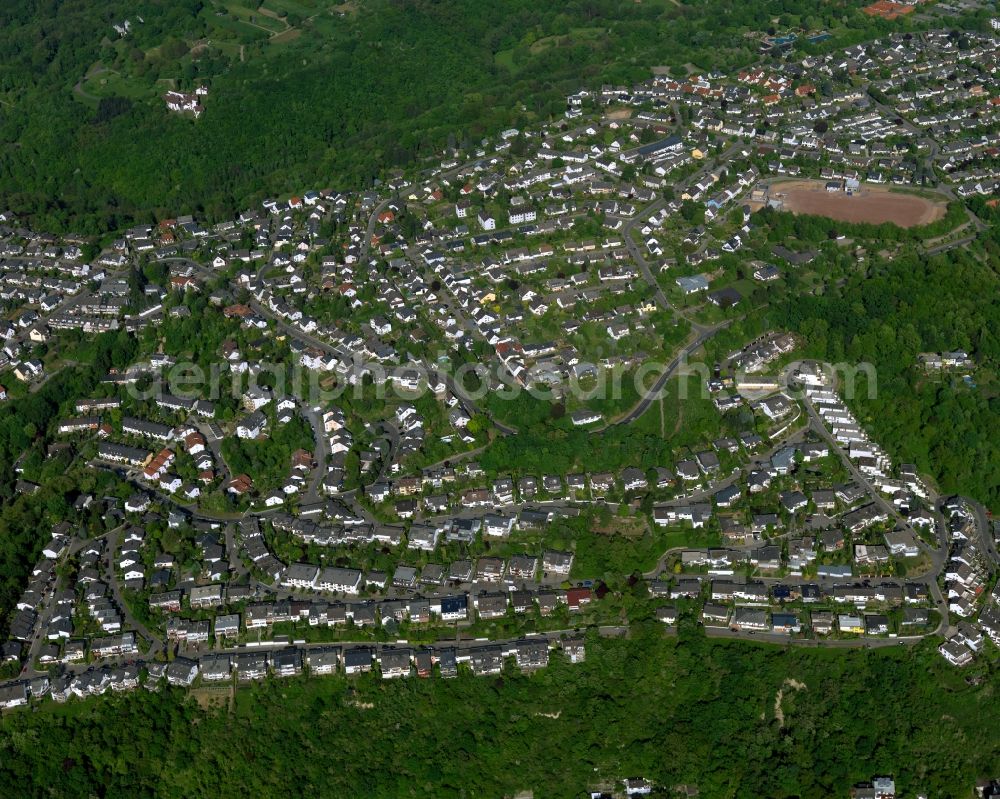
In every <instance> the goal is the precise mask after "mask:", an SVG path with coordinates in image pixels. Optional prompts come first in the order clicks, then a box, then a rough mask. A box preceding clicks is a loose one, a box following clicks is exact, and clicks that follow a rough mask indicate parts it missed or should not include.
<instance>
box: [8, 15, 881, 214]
mask: <svg viewBox="0 0 1000 799" xmlns="http://www.w3.org/2000/svg"><path fill="white" fill-rule="evenodd" d="M858 5H859V4H856V3H848V2H845V0H838V2H834V3H828V4H824V5H823V6H821V7H817V6H816V5H815V4H811V3H806V2H798V0H794V1H793V2H788V1H787V0H785V2H779V1H778V0H766V1H765V2H755V3H738V2H733V0H693V1H692V2H690V3H685V4H681V3H675V2H672V0H645V2H643V3H634V2H622V0H563V1H562V2H558V3H541V4H540V3H535V2H529V1H528V0H504V2H501V3H481V2H476V0H450V1H449V2H428V1H427V0H420V1H419V2H411V1H408V2H394V1H393V0H363V2H358V3H347V4H343V5H341V4H336V3H332V2H329V1H328V0H298V1H297V2H291V0H267V2H266V3H264V4H261V5H259V4H258V3H257V2H256V0H231V1H230V2H223V1H222V0H180V1H179V2H174V1H173V0H171V1H170V2H166V0H143V2H139V3H131V2H122V1H121V0H113V1H112V2H109V3H99V4H95V3H90V2H84V1H83V0H73V1H72V2H30V3H18V4H7V5H6V6H5V7H4V8H2V9H0V46H2V48H3V52H4V53H5V56H4V60H3V64H0V101H2V102H0V140H2V141H3V142H4V144H3V146H2V147H0V191H2V192H3V194H4V195H5V201H6V203H7V204H8V206H9V207H10V209H11V210H13V211H15V212H17V213H29V214H30V215H31V216H32V218H33V222H34V223H35V224H36V226H37V227H38V228H39V229H46V230H60V229H63V230H65V229H67V228H68V229H71V230H75V231H77V232H84V233H95V232H103V231H106V230H114V229H120V228H123V227H126V226H128V225H130V224H131V223H133V222H134V221H136V220H143V221H144V220H148V219H149V218H151V217H156V218H163V217H165V216H171V217H172V216H174V215H176V214H181V213H192V212H193V213H199V214H202V215H207V216H208V217H209V218H216V219H217V218H221V217H224V216H229V215H232V214H234V213H235V212H238V211H240V210H243V209H244V208H246V207H247V205H248V204H249V203H251V202H252V201H259V200H261V199H262V198H263V197H265V196H269V195H272V194H279V193H281V192H288V191H301V190H303V187H305V188H308V187H316V188H322V187H324V186H331V187H333V188H344V189H356V188H359V187H362V186H364V185H369V184H370V183H371V181H372V180H374V179H375V178H376V177H378V176H380V175H385V174H386V171H387V170H389V169H392V168H393V167H397V166H404V165H411V164H412V163H413V162H414V161H415V160H416V159H418V158H421V157H426V156H430V155H432V154H433V155H435V156H436V157H440V152H441V150H442V148H443V147H445V146H446V145H448V144H451V145H453V146H454V145H462V144H466V145H470V144H472V143H475V142H477V141H478V139H479V138H480V137H482V136H483V135H484V134H485V133H493V132H496V131H498V130H499V129H501V128H502V127H505V126H507V125H511V124H516V125H526V124H529V123H538V122H539V121H543V122H544V121H546V120H548V119H550V118H552V117H553V116H558V115H560V114H561V113H562V111H563V109H564V101H565V96H566V94H567V93H568V92H571V91H576V90H577V89H579V88H581V87H585V86H591V87H596V86H599V85H600V84H601V83H602V82H608V83H618V84H625V83H630V82H633V81H634V80H636V79H638V78H643V77H647V76H648V75H649V68H650V67H651V66H654V65H665V66H667V67H669V68H670V69H671V71H674V72H676V73H678V74H684V73H685V72H686V68H685V65H687V64H693V65H695V66H696V67H697V68H700V69H730V68H734V67H738V66H742V65H745V64H746V63H748V62H749V61H751V60H752V59H753V57H754V50H755V48H756V44H755V42H756V40H755V39H753V38H748V37H747V36H746V35H745V34H747V33H760V32H762V31H766V30H768V29H772V28H773V27H774V26H775V25H778V26H779V27H785V26H788V27H794V26H803V27H805V28H808V29H820V28H826V29H829V30H830V31H831V32H833V33H834V34H835V38H834V39H832V40H830V41H829V42H828V44H830V45H833V44H835V43H837V42H842V41H844V40H847V39H851V38H860V37H861V36H871V35H873V33H875V32H877V30H878V28H879V26H880V25H883V24H884V23H881V22H874V21H872V20H871V19H870V18H868V17H866V16H864V15H862V14H861V13H860V12H859V11H858V8H857V7H856V6H858ZM125 20H128V21H129V22H130V30H129V32H128V33H127V34H126V35H125V36H120V35H119V33H118V32H116V30H115V28H114V26H115V25H119V26H120V25H121V24H122V23H123V22H124V21H125ZM140 20H141V21H140ZM196 86H208V87H209V88H210V94H209V96H208V97H207V98H205V101H204V104H205V112H204V114H203V115H202V116H201V118H200V119H197V120H195V119H192V118H190V116H182V115H178V114H172V113H170V112H168V111H167V110H166V108H165V105H164V102H163V100H162V99H161V96H162V94H163V93H164V92H165V91H166V90H168V89H179V90H188V91H190V90H192V89H193V88H194V87H196Z"/></svg>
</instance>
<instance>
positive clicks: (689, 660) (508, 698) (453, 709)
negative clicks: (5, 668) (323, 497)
mask: <svg viewBox="0 0 1000 799" xmlns="http://www.w3.org/2000/svg"><path fill="white" fill-rule="evenodd" d="M651 624H652V625H655V624H656V622H652V623H651ZM982 668H984V669H988V668H989V667H988V666H986V665H984V666H983V667H982ZM971 676H972V675H970V674H969V673H967V672H961V673H960V672H957V671H955V670H953V669H951V668H950V667H948V666H947V664H945V663H944V661H943V660H942V659H941V658H940V657H938V656H937V655H936V654H935V653H934V652H933V651H932V650H930V649H929V648H927V649H920V650H917V651H911V650H907V649H897V648H892V649H889V650H881V651H837V650H832V651H831V650H827V651H819V650H802V649H791V650H782V649H778V648H775V647H757V646H752V645H747V644H742V645H733V644H722V643H710V642H708V641H706V640H705V639H704V638H702V637H700V636H699V634H697V633H696V632H691V633H690V634H685V635H684V636H683V638H682V640H680V641H678V640H677V639H669V638H664V637H663V636H662V632H661V630H660V629H659V628H658V627H652V626H651V627H650V628H649V629H647V630H646V631H645V633H640V637H639V638H637V639H634V640H617V641H596V640H595V641H592V642H591V643H590V645H589V652H588V657H587V661H586V663H584V664H579V665H575V666H574V665H570V664H568V663H565V662H562V661H560V662H559V663H558V664H553V665H552V666H551V667H550V668H548V669H545V670H542V671H541V672H538V673H536V674H534V675H532V676H530V677H525V676H522V675H520V674H517V673H513V672H510V673H505V674H504V676H503V677H498V678H494V679H485V678H475V677H472V676H460V677H459V678H458V679H456V680H450V681H448V680H440V679H432V680H418V679H410V680H393V681H388V682H383V681H380V680H378V679H377V678H372V677H368V678H363V679H360V680H347V679H342V678H319V679H312V680H309V679H307V678H301V679H296V680H290V681H285V682H280V681H271V682H268V683H266V684H263V685H259V686H255V687H252V688H246V689H241V690H239V691H237V693H236V695H235V704H234V705H233V706H232V708H231V709H230V708H228V707H226V706H225V705H224V706H223V708H222V709H218V710H210V711H205V710H201V709H199V708H198V706H197V705H196V704H195V702H194V700H192V699H186V698H185V695H184V694H181V693H174V692H173V691H165V692H164V693H159V694H151V693H147V692H145V691H140V692H138V693H136V694H134V695H130V696H127V697H124V698H119V699H113V698H107V699H104V700H101V701H95V702H83V703H79V702H78V703H75V704H70V705H67V706H56V705H51V704H50V705H48V706H45V707H44V708H43V709H42V710H41V711H40V712H38V713H17V714H13V715H11V716H10V717H8V718H6V719H4V721H3V723H2V725H0V780H2V782H3V784H5V785H18V786H22V787H21V788H19V794H18V795H20V796H24V797H26V798H27V797H33V796H39V797H40V796H46V797H71V796H72V797H75V796H86V795H100V796H106V797H126V796H128V797H132V796H153V795H155V796H160V797H188V796H218V797H237V796H246V795H251V794H252V795H256V796H276V795H293V796H308V795H319V796H357V795H359V793H363V794H364V795H366V796H371V797H373V798H374V799H378V798H379V797H393V798H394V799H395V798H396V797H406V796H413V797H418V796H419V797H424V796H436V797H470V796H484V797H486V796H490V797H494V796H504V795H508V796H510V795H513V794H514V793H516V792H517V791H520V790H525V789H533V790H534V792H535V796H538V797H543V796H544V797H567V798H568V797H578V796H581V795H583V792H584V791H585V790H586V789H587V788H588V787H589V786H591V785H593V784H595V783H598V782H601V781H604V780H609V781H610V780H614V779H620V778H621V777H622V776H623V775H628V776H637V775H642V776H645V777H646V778H647V779H650V780H653V781H654V782H656V783H657V784H659V785H661V786H666V787H668V788H671V787H675V786H680V785H690V786H692V787H697V788H698V790H699V791H700V795H701V796H711V797H718V798H722V797H735V796H746V795H747V792H748V791H749V792H750V793H751V794H752V795H753V796H781V797H787V796H802V797H820V796H847V795H848V791H849V788H850V786H851V785H852V784H853V783H855V782H857V781H858V780H863V779H868V778H870V777H871V775H872V774H873V773H881V772H889V771H891V772H893V773H894V774H895V777H896V781H897V785H898V786H899V788H900V790H901V791H903V792H905V793H904V795H907V796H914V795H916V793H917V792H918V791H926V792H927V793H928V794H929V795H931V796H967V795H970V793H971V786H972V785H973V784H974V783H975V781H976V780H977V779H979V778H981V777H982V776H983V775H984V774H987V773H989V772H990V771H991V769H995V767H996V764H997V762H998V761H1000V748H998V744H997V740H996V737H995V736H991V735H989V734H988V733H987V731H986V730H985V728H984V726H983V719H984V718H988V717H989V715H990V708H992V707H995V705H996V699H995V694H996V690H997V687H998V686H997V675H996V673H995V671H994V672H992V673H990V672H985V673H982V674H979V675H977V676H978V678H979V679H976V680H969V681H967V680H966V678H967V677H971ZM223 696H225V694H224V695H223ZM664 795H666V794H664Z"/></svg>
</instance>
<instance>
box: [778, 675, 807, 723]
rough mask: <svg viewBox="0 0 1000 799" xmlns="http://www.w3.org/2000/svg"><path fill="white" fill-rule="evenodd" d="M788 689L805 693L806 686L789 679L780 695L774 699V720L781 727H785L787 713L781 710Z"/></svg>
mask: <svg viewBox="0 0 1000 799" xmlns="http://www.w3.org/2000/svg"><path fill="white" fill-rule="evenodd" d="M786 688H791V689H792V690H793V691H804V690H805V689H806V684H805V683H804V682H799V681H798V680H793V679H791V678H790V677H789V678H788V679H787V680H785V682H784V683H782V686H781V688H779V689H778V693H777V694H776V695H775V697H774V718H775V719H776V720H777V722H778V726H779V727H784V726H785V711H784V710H782V709H781V700H782V699H784V698H785V689H786Z"/></svg>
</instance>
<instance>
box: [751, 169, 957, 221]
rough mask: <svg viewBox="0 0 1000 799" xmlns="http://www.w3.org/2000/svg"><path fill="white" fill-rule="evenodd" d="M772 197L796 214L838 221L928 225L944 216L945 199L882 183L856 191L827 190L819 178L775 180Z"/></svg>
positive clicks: (862, 186) (866, 185)
mask: <svg viewBox="0 0 1000 799" xmlns="http://www.w3.org/2000/svg"><path fill="white" fill-rule="evenodd" d="M770 197H771V199H772V200H780V201H781V207H782V208H783V209H784V210H787V211H791V212H792V213H793V214H815V215H816V216H825V217H827V218H828V219H835V220H837V221H839V222H867V223H869V224H873V225H880V224H883V223H885V222H891V223H892V224H894V225H898V226H899V227H903V228H908V227H915V226H917V225H927V224H930V223H931V222H936V221H937V220H938V219H941V218H942V217H944V214H945V210H946V203H945V201H944V199H942V200H940V201H938V200H932V199H930V198H928V197H922V196H919V195H916V194H908V193H904V192H897V191H890V190H889V189H888V188H885V187H882V186H874V185H871V184H862V185H861V189H860V190H859V191H857V192H855V193H854V194H847V193H846V192H843V191H827V189H826V188H825V184H824V182H823V181H820V180H795V181H789V182H786V183H775V184H772V186H771V189H770Z"/></svg>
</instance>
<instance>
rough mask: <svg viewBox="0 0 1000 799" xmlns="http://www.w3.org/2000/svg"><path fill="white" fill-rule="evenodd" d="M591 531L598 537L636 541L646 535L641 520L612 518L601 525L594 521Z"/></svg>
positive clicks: (635, 518)
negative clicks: (609, 536)
mask: <svg viewBox="0 0 1000 799" xmlns="http://www.w3.org/2000/svg"><path fill="white" fill-rule="evenodd" d="M591 529H592V530H593V531H594V532H595V533H599V534H600V535H620V536H622V537H624V538H636V539H638V538H642V537H643V536H644V535H645V534H646V529H647V524H646V520H645V519H643V518H637V517H634V516H625V517H623V516H612V517H611V518H610V519H608V520H607V522H605V523H603V524H602V523H601V522H599V521H597V520H595V521H594V524H593V526H592V527H591Z"/></svg>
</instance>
